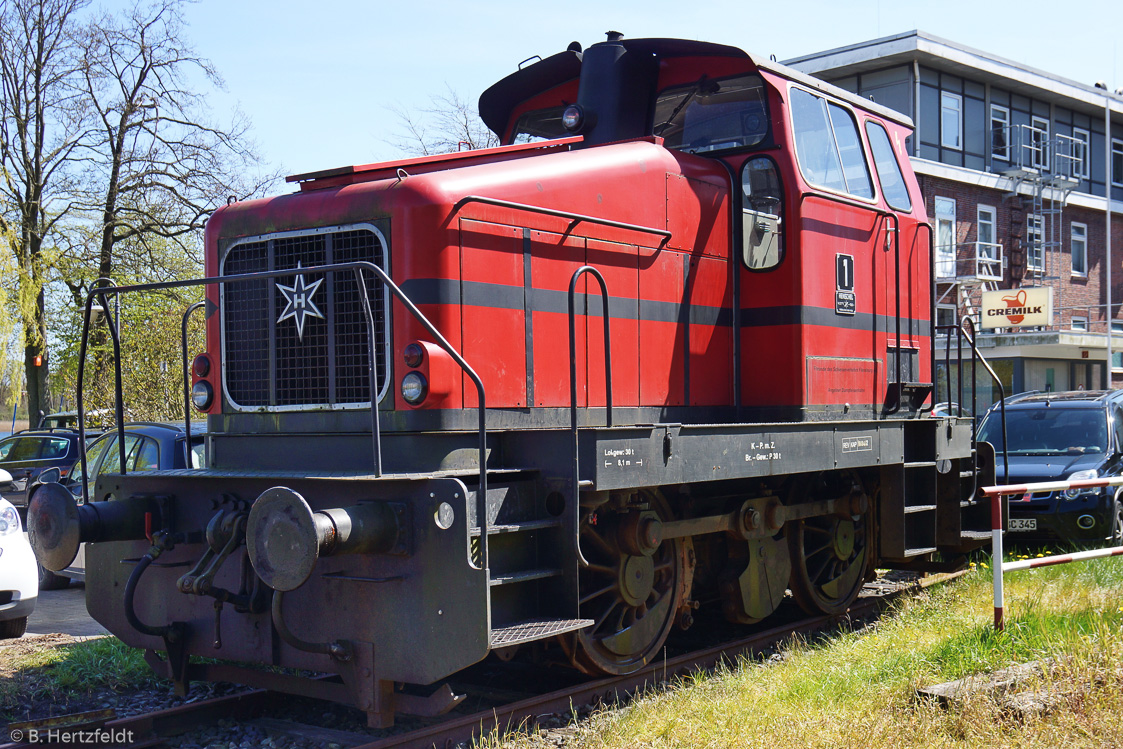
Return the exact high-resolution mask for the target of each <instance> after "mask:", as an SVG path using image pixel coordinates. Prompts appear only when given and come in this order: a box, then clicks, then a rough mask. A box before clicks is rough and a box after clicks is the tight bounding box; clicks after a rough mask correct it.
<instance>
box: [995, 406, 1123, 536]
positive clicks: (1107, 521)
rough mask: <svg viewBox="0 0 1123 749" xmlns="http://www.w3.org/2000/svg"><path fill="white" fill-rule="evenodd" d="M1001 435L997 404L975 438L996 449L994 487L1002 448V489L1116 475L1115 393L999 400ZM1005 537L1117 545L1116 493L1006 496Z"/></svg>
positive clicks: (1122, 465) (1119, 436)
mask: <svg viewBox="0 0 1123 749" xmlns="http://www.w3.org/2000/svg"><path fill="white" fill-rule="evenodd" d="M1005 403H1006V437H1007V439H1006V440H1005V441H1004V440H1003V436H1002V419H1001V413H1000V411H999V404H995V405H994V406H992V407H991V409H990V410H989V411H988V412H987V415H986V417H985V418H984V419H983V422H982V424H981V426H980V427H979V439H981V440H986V441H987V442H990V443H991V444H992V445H994V447H995V449H996V450H997V451H998V453H999V455H998V460H997V466H996V471H997V476H998V481H999V482H1002V483H1005V481H1004V477H1003V460H1002V454H1001V453H1002V449H1003V445H1006V447H1007V455H1008V457H1009V464H1010V475H1009V483H1012V484H1023V483H1031V482H1037V481H1066V480H1082V479H1094V478H1104V477H1112V476H1118V475H1120V474H1121V473H1123V390H1073V391H1068V392H1060V393H1044V392H1030V393H1021V394H1019V395H1014V396H1011V397H1009V398H1007V399H1006V401H1005ZM1009 507H1010V522H1009V525H1008V531H1009V532H1010V533H1014V534H1017V536H1018V537H1019V538H1025V539H1032V540H1035V541H1058V540H1059V541H1062V542H1068V543H1079V544H1087V543H1096V544H1100V543H1104V542H1106V543H1108V544H1110V545H1113V546H1116V545H1120V544H1121V543H1123V489H1121V488H1119V487H1110V486H1109V487H1102V488H1099V487H1096V488H1090V489H1068V490H1065V491H1059V492H1034V493H1033V494H1032V495H1030V496H1029V497H1027V498H1021V499H1018V498H1011V500H1010V503H1009Z"/></svg>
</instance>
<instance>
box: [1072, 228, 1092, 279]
mask: <svg viewBox="0 0 1123 749" xmlns="http://www.w3.org/2000/svg"><path fill="white" fill-rule="evenodd" d="M1069 246H1070V247H1071V248H1072V275H1074V276H1084V277H1087V275H1088V227H1087V225H1085V224H1078V223H1076V222H1073V224H1072V234H1071V235H1070V236H1069Z"/></svg>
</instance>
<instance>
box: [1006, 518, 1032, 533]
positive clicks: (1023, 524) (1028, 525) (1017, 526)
mask: <svg viewBox="0 0 1123 749" xmlns="http://www.w3.org/2000/svg"><path fill="white" fill-rule="evenodd" d="M1010 530H1012V531H1035V530H1037V518H1010Z"/></svg>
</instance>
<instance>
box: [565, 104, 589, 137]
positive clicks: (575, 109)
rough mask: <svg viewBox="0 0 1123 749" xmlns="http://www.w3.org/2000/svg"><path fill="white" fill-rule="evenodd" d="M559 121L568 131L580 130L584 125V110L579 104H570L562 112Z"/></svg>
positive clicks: (575, 131)
mask: <svg viewBox="0 0 1123 749" xmlns="http://www.w3.org/2000/svg"><path fill="white" fill-rule="evenodd" d="M561 121H562V127H564V128H565V129H566V130H568V131H569V132H571V133H577V132H580V131H581V128H582V127H584V125H585V110H584V109H582V108H581V106H580V105H579V104H570V105H569V106H568V107H566V108H565V111H564V112H562V116H561Z"/></svg>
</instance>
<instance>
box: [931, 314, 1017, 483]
mask: <svg viewBox="0 0 1123 749" xmlns="http://www.w3.org/2000/svg"><path fill="white" fill-rule="evenodd" d="M936 331H937V334H938V333H939V331H945V332H946V333H947V337H946V342H945V346H944V378H945V379H944V383H945V384H944V392H945V393H947V395H948V402H949V406H950V405H951V404H953V403H954V406H955V409H956V411H957V412H956V413H955V414H953V415H955V416H963V415H964V413H963V402H964V395H969V396H970V398H971V410H970V411H969V412H968V415H970V417H971V419H972V420H973V421H974V424H973V427H972V430H971V442H972V447H974V443H975V442H976V441H978V437H979V418H978V406H979V400H978V385H977V383H978V380H977V378H976V374H975V373H976V372H978V368H979V366H980V365H981V366H982V367H983V369H984V370H985V371H986V372H987V374H988V375H989V376H990V379H991V382H993V383H994V385H995V387H997V388H998V404H999V405H998V410H999V417H1000V418H1001V420H1002V450H1001V452H1002V466H1003V475H1004V479H1003V480H1005V481H1008V480H1009V476H1010V457H1009V454H1008V453H1007V451H1006V388H1005V386H1003V384H1002V379H1001V378H1000V377H999V376H998V374H997V373H996V372H995V371H994V368H993V367H991V366H990V362H988V361H987V360H986V358H985V357H984V356H983V355H982V354H981V353H979V347H978V344H977V342H976V337H975V323H974V322H973V321H972V320H971V318H970V317H964V318H962V319H961V320H960V322H959V324H958V325H939V326H937V327H936ZM953 334H954V337H953ZM953 340H954V342H955V359H954V360H953V359H952V354H951V351H952V342H953ZM964 342H966V343H967V345H968V347H969V348H970V349H971V358H970V363H971V368H970V372H971V385H970V392H969V393H964V383H963V380H964V366H963V365H964V359H963V344H964ZM953 362H954V365H955V366H954V369H955V371H956V372H957V373H958V376H957V378H956V379H957V383H956V385H957V388H956V392H957V395H958V398H957V399H956V400H955V401H952V399H951V395H952V389H951V373H952V369H953Z"/></svg>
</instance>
